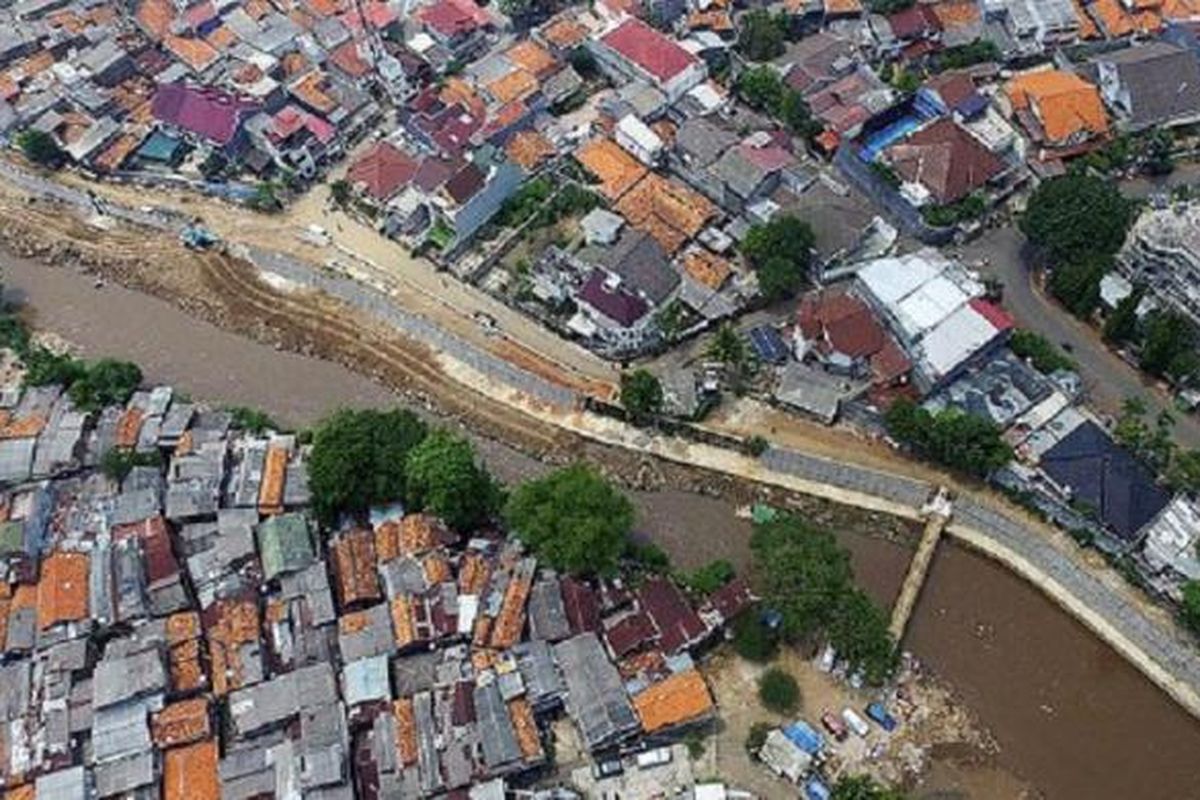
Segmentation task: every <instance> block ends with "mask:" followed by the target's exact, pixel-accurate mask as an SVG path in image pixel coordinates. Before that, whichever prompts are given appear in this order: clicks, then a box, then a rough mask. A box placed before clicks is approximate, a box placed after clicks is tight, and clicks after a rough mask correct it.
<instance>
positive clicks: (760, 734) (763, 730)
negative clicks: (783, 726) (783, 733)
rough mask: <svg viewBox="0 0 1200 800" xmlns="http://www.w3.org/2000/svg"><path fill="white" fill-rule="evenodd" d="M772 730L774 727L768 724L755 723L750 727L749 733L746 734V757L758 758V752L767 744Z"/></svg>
mask: <svg viewBox="0 0 1200 800" xmlns="http://www.w3.org/2000/svg"><path fill="white" fill-rule="evenodd" d="M772 728H774V726H773V725H771V723H769V722H756V723H754V724H753V725H751V726H750V732H749V733H748V734H746V755H748V756H750V757H751V758H758V751H759V750H762V748H763V745H764V744H766V743H767V736H768V735H770V733H771V730H772Z"/></svg>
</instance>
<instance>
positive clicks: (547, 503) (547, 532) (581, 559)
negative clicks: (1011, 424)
mask: <svg viewBox="0 0 1200 800" xmlns="http://www.w3.org/2000/svg"><path fill="white" fill-rule="evenodd" d="M504 519H505V521H506V522H507V523H508V525H509V528H510V529H511V530H512V531H513V532H514V533H515V534H516V535H517V536H518V537H519V538H520V539H521V540H522V541H523V542H525V544H526V545H527V546H528V547H529V548H530V549H531V550H532V551H533V552H534V553H536V554H537V556H538V557H539V558H541V559H544V560H545V561H546V562H547V563H549V564H550V565H551V566H553V567H554V568H555V569H559V570H562V571H564V572H570V573H573V574H583V575H586V574H591V573H598V574H601V575H605V574H611V573H613V572H614V571H615V570H616V567H617V563H618V560H619V559H620V557H621V554H622V553H624V552H625V549H626V543H627V540H628V537H629V530H630V528H631V527H632V526H633V506H632V504H631V503H630V502H629V500H628V499H627V498H626V497H625V496H624V495H623V494H621V493H620V492H618V491H617V490H616V489H615V488H613V486H612V485H611V484H610V483H609V482H608V481H606V480H604V478H602V477H601V476H600V475H599V474H598V473H596V472H595V471H594V470H593V469H592V468H591V467H588V466H586V465H584V464H575V465H574V466H570V467H567V468H565V469H560V470H557V471H555V472H552V473H550V474H549V475H547V476H546V477H544V478H539V479H536V480H531V481H527V482H525V483H523V484H521V485H520V486H519V487H517V489H516V491H514V492H513V493H512V495H511V496H510V497H509V499H508V503H507V504H506V505H505V507H504Z"/></svg>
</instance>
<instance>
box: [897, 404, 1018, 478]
mask: <svg viewBox="0 0 1200 800" xmlns="http://www.w3.org/2000/svg"><path fill="white" fill-rule="evenodd" d="M884 422H885V424H886V425H887V429H888V432H889V433H890V434H891V435H892V436H894V437H895V438H896V439H897V440H898V441H900V442H901V443H902V444H905V445H907V446H909V447H910V448H912V450H913V452H914V453H916V454H917V455H918V456H920V457H922V458H927V459H929V460H931V461H934V462H936V463H938V464H942V465H944V466H947V467H950V468H951V469H954V470H958V471H959V472H963V473H966V474H968V475H974V476H976V477H980V478H982V477H985V476H987V475H988V474H990V473H991V472H992V471H994V470H996V469H999V468H1000V467H1002V466H1004V465H1005V464H1007V463H1008V462H1009V460H1010V459H1011V458H1012V448H1010V447H1009V446H1008V445H1007V444H1006V443H1005V442H1004V440H1003V439H1002V438H1001V437H1000V429H999V428H998V427H997V426H996V425H995V423H993V422H992V421H991V420H987V419H983V418H982V417H977V416H974V415H972V414H965V413H963V412H962V411H959V410H957V409H945V410H943V411H939V412H938V413H936V414H934V413H931V412H930V411H928V410H927V409H924V408H922V407H920V406H918V405H917V404H916V403H914V402H912V401H911V400H906V399H901V400H898V401H896V402H895V403H893V404H892V407H891V408H890V409H888V411H887V414H886V415H884Z"/></svg>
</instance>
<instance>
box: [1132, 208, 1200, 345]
mask: <svg viewBox="0 0 1200 800" xmlns="http://www.w3.org/2000/svg"><path fill="white" fill-rule="evenodd" d="M1117 264H1118V267H1119V269H1120V270H1121V272H1122V273H1123V274H1124V275H1125V277H1127V278H1129V280H1130V281H1132V282H1133V283H1135V284H1137V283H1140V284H1143V285H1145V286H1146V287H1147V288H1149V289H1150V290H1151V291H1153V292H1154V293H1155V294H1157V295H1158V296H1159V297H1160V298H1161V299H1163V300H1165V301H1166V302H1168V303H1170V304H1171V305H1173V306H1175V307H1176V308H1178V309H1179V310H1180V311H1182V312H1183V313H1185V314H1187V315H1188V316H1189V317H1191V318H1192V320H1193V321H1195V322H1196V323H1198V324H1200V204H1195V203H1193V204H1189V205H1177V206H1174V207H1172V208H1163V209H1150V210H1147V211H1146V212H1145V213H1143V214H1142V215H1141V216H1140V217H1139V218H1138V220H1137V221H1136V222H1135V223H1134V225H1133V228H1132V229H1131V230H1130V231H1129V236H1128V237H1127V238H1126V240H1125V246H1124V247H1123V248H1122V250H1121V252H1120V254H1119V256H1118V258H1117Z"/></svg>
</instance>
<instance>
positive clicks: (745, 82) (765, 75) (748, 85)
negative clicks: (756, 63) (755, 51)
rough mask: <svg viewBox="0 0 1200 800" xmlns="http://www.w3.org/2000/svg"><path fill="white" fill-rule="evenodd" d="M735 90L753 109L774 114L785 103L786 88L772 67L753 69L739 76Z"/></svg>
mask: <svg viewBox="0 0 1200 800" xmlns="http://www.w3.org/2000/svg"><path fill="white" fill-rule="evenodd" d="M734 90H735V91H736V92H737V93H738V96H739V97H741V98H742V101H743V102H745V103H746V105H748V106H750V107H751V108H754V109H757V110H759V111H765V112H767V113H768V114H774V113H775V110H776V109H778V108H779V106H780V103H782V102H783V95H784V91H785V87H784V84H783V80H782V79H781V78H780V77H779V73H778V72H776V71H775V70H774V69H772V68H771V67H767V66H761V67H751V68H749V69H744V70H742V71H741V73H740V74H739V75H738V76H737V81H736V82H735V83H734Z"/></svg>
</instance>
